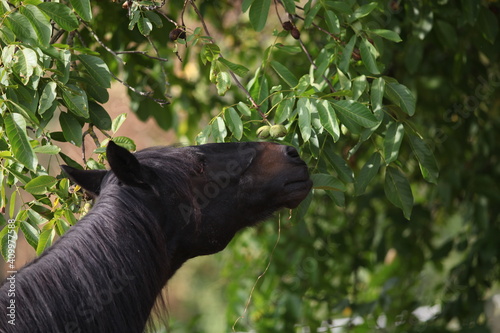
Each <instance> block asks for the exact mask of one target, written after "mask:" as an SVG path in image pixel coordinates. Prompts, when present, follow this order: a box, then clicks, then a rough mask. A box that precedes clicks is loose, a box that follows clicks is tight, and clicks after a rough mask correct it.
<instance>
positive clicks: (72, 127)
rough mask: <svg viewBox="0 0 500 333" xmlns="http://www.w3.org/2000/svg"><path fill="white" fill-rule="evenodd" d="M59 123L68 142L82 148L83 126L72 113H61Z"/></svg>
mask: <svg viewBox="0 0 500 333" xmlns="http://www.w3.org/2000/svg"><path fill="white" fill-rule="evenodd" d="M59 123H60V124H61V129H62V132H63V135H64V137H65V138H66V140H67V141H68V142H71V143H72V144H74V145H75V146H78V147H80V146H81V145H82V125H81V124H80V122H79V121H78V120H77V119H76V118H75V117H74V116H73V115H71V114H70V113H67V112H61V114H60V115H59Z"/></svg>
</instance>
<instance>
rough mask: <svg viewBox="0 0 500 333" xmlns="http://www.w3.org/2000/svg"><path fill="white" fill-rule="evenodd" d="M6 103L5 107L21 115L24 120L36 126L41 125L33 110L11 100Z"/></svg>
mask: <svg viewBox="0 0 500 333" xmlns="http://www.w3.org/2000/svg"><path fill="white" fill-rule="evenodd" d="M4 102H5V105H6V106H7V108H8V109H9V110H10V111H12V112H13V113H19V114H21V115H22V116H23V117H24V119H26V120H28V121H31V122H33V123H34V124H37V125H38V124H39V123H40V122H39V121H38V119H37V118H36V116H35V115H34V114H33V112H31V110H30V109H28V108H27V107H26V106H24V105H22V104H18V103H16V102H13V101H10V100H6V101H4Z"/></svg>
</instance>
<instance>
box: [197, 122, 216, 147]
mask: <svg viewBox="0 0 500 333" xmlns="http://www.w3.org/2000/svg"><path fill="white" fill-rule="evenodd" d="M210 135H212V126H211V125H208V126H206V127H205V128H204V129H203V130H202V131H201V132H200V133H198V135H197V136H196V138H195V142H196V144H197V145H202V144H205V143H207V142H208V138H209V136H210Z"/></svg>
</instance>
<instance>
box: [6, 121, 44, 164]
mask: <svg viewBox="0 0 500 333" xmlns="http://www.w3.org/2000/svg"><path fill="white" fill-rule="evenodd" d="M4 123H5V132H6V134H7V138H8V139H9V142H10V146H11V148H12V153H13V154H14V157H15V158H16V160H18V161H19V162H20V163H21V164H23V165H24V166H25V167H27V168H28V169H30V170H31V171H35V170H36V167H37V164H38V159H37V157H36V155H35V152H34V151H33V148H32V147H31V145H30V143H29V138H28V136H27V135H26V121H25V120H24V118H23V116H21V115H20V114H18V113H10V114H6V115H4Z"/></svg>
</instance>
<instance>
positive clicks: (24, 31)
mask: <svg viewBox="0 0 500 333" xmlns="http://www.w3.org/2000/svg"><path fill="white" fill-rule="evenodd" d="M5 19H6V21H5V23H6V25H7V27H8V28H10V30H12V32H13V33H14V34H15V35H16V37H17V38H18V39H19V40H21V41H23V42H26V43H35V41H36V40H37V35H36V32H35V29H34V28H33V26H32V25H31V23H30V21H29V20H28V18H27V17H26V16H24V15H23V14H21V13H19V12H13V13H11V14H9V15H7V17H6V18H5Z"/></svg>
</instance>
